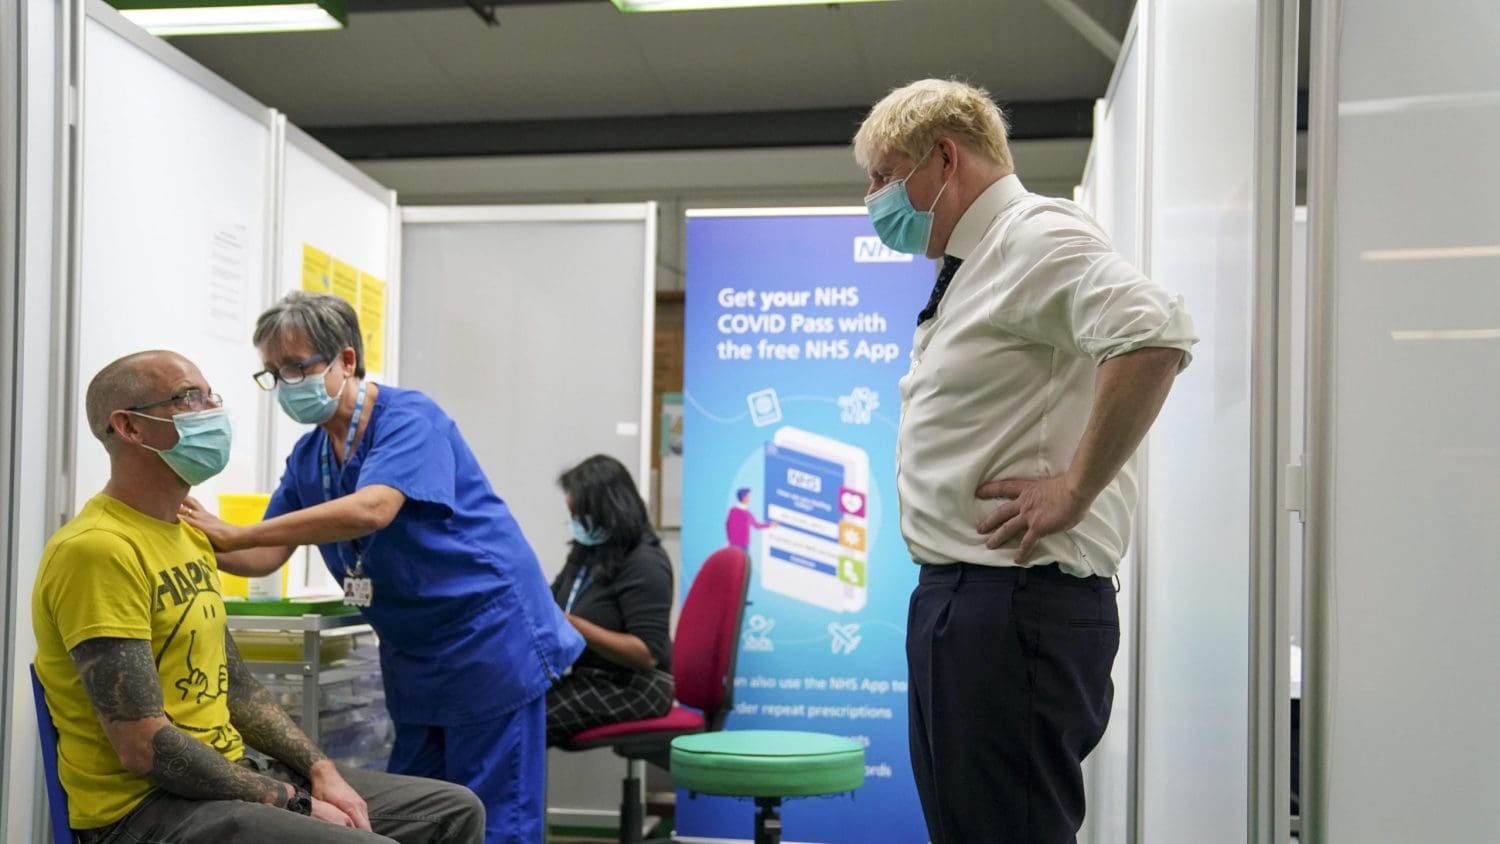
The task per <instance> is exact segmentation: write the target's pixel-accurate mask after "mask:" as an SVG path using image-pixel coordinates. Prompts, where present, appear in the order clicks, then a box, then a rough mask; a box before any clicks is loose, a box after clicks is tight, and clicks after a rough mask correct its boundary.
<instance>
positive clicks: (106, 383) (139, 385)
mask: <svg viewBox="0 0 1500 844" xmlns="http://www.w3.org/2000/svg"><path fill="white" fill-rule="evenodd" d="M178 363H180V364H186V365H187V366H192V364H191V363H190V362H189V361H188V360H187V358H184V357H183V356H182V355H179V354H177V353H176V352H169V351H164V350H162V349H154V350H151V351H147V352H136V353H135V354H131V355H126V356H125V357H122V358H120V359H119V360H117V361H115V362H113V363H111V364H109V365H107V366H105V367H104V368H103V369H101V370H99V374H98V375H95V376H94V380H92V381H90V382H89V388H88V392H87V393H86V394H85V396H84V402H83V404H84V410H85V412H86V413H87V415H88V420H89V430H90V431H91V432H93V434H94V436H95V437H97V438H98V439H99V441H100V442H103V443H105V444H106V445H108V443H109V436H108V432H109V415H110V414H111V413H114V412H115V411H116V410H124V409H125V408H127V407H132V406H134V405H138V404H143V403H145V402H148V401H153V400H155V399H160V398H164V397H163V396H161V395H158V393H160V392H161V390H162V381H163V372H162V370H163V366H162V364H178ZM169 368H170V369H172V370H174V371H175V370H177V369H178V367H175V366H172V367H169Z"/></svg>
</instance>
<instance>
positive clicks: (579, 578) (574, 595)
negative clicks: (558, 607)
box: [563, 568, 594, 612]
mask: <svg viewBox="0 0 1500 844" xmlns="http://www.w3.org/2000/svg"><path fill="white" fill-rule="evenodd" d="M593 580H594V579H593V578H592V577H590V576H589V570H588V569H586V568H581V569H579V570H578V574H577V575H576V576H575V577H574V578H573V588H572V590H571V591H569V592H568V603H567V605H566V606H564V607H563V612H572V611H573V604H575V603H577V602H578V596H579V595H581V594H582V593H583V590H585V589H587V588H589V584H590V583H592V582H593Z"/></svg>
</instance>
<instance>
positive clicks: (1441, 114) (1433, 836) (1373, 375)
mask: <svg viewBox="0 0 1500 844" xmlns="http://www.w3.org/2000/svg"><path fill="white" fill-rule="evenodd" d="M1315 5H1316V7H1317V12H1316V19H1315V21H1314V28H1313V33H1312V41H1313V60H1312V66H1313V75H1312V85H1313V88H1312V93H1313V101H1312V108H1311V120H1310V126H1309V131H1310V136H1311V143H1312V152H1311V156H1310V158H1311V160H1310V173H1309V186H1310V191H1311V192H1310V196H1309V221H1308V222H1309V225H1308V238H1309V247H1310V250H1311V253H1312V264H1311V270H1310V274H1309V285H1310V288H1311V295H1312V300H1311V301H1312V304H1311V310H1310V316H1309V319H1310V322H1311V325H1312V331H1313V342H1312V343H1311V347H1310V355H1311V367H1310V380H1309V404H1310V407H1311V410H1312V416H1311V418H1310V421H1309V427H1308V440H1309V446H1310V458H1311V462H1310V473H1311V477H1310V479H1311V481H1312V484H1313V486H1312V492H1313V495H1312V498H1311V509H1310V511H1309V514H1308V515H1309V518H1308V532H1309V545H1308V556H1307V560H1306V566H1307V571H1308V581H1307V596H1306V597H1307V602H1308V606H1307V622H1306V624H1305V627H1304V631H1303V632H1304V635H1305V638H1306V651H1305V653H1306V657H1307V659H1306V662H1305V665H1304V671H1305V685H1304V697H1303V700H1304V710H1303V711H1304V715H1305V720H1304V725H1303V726H1304V732H1305V738H1306V741H1305V744H1304V747H1305V750H1306V756H1305V761H1306V763H1307V767H1306V780H1305V792H1306V799H1305V801H1304V822H1305V833H1306V835H1305V840H1307V841H1309V842H1314V844H1355V842H1371V841H1380V842H1386V841H1390V842H1397V841H1399V842H1406V841H1445V842H1446V841H1455V842H1457V841H1463V842H1470V841H1473V842H1478V841H1494V840H1496V837H1497V835H1500V832H1497V830H1500V801H1497V800H1496V794H1497V793H1500V761H1497V759H1500V717H1497V713H1500V672H1497V671H1496V656H1495V653H1496V648H1495V641H1496V636H1495V625H1494V617H1495V608H1496V606H1497V603H1500V579H1497V577H1496V571H1497V569H1500V518H1496V513H1497V509H1500V423H1497V419H1500V389H1497V384H1500V378H1497V372H1500V285H1497V270H1500V164H1497V158H1496V146H1497V141H1500V61H1497V60H1496V57H1495V55H1496V54H1495V45H1496V43H1497V39H1500V4H1496V3H1493V2H1489V1H1488V0H1442V2H1431V3H1426V4H1422V7H1421V9H1420V11H1418V10H1416V9H1414V8H1412V7H1410V6H1408V5H1407V4H1399V3H1381V2H1368V0H1366V2H1352V0H1346V2H1333V0H1326V1H1325V2H1321V3H1317V4H1315Z"/></svg>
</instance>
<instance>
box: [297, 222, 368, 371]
mask: <svg viewBox="0 0 1500 844" xmlns="http://www.w3.org/2000/svg"><path fill="white" fill-rule="evenodd" d="M302 289H303V290H305V291H307V292H308V293H331V294H333V295H335V296H337V297H339V298H340V299H343V300H344V301H345V302H348V303H349V304H350V305H351V306H352V307H353V308H354V312H355V313H356V314H358V315H359V331H360V335H361V338H362V339H363V340H364V347H365V370H366V371H368V372H373V373H380V372H384V371H385V282H384V281H383V280H381V279H379V278H376V277H375V276H373V275H370V274H369V273H366V272H361V271H360V270H359V268H358V267H355V266H354V265H353V264H346V263H344V262H343V261H340V260H338V259H337V258H334V257H333V256H331V255H329V254H328V253H327V252H324V251H323V250H321V249H318V248H317V247H315V246H313V245H312V244H309V243H304V244H302Z"/></svg>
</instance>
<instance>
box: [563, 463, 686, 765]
mask: <svg viewBox="0 0 1500 844" xmlns="http://www.w3.org/2000/svg"><path fill="white" fill-rule="evenodd" d="M557 483H558V485H559V486H561V487H562V490H563V494H564V495H565V496H566V498H567V503H568V510H569V512H570V513H572V516H573V518H572V530H573V543H572V550H571V551H569V553H568V561H567V564H566V565H564V566H563V570H562V571H561V572H560V573H558V575H557V579H556V580H555V581H553V582H552V595H553V597H554V598H556V599H557V603H558V605H559V606H561V607H562V608H563V612H564V613H566V615H567V618H568V621H570V622H572V624H573V626H574V627H575V628H577V629H578V632H579V633H581V634H583V639H584V642H585V643H586V645H587V647H586V648H585V649H584V652H583V654H582V655H580V656H579V657H578V660H577V661H576V662H574V663H573V668H572V670H571V671H569V672H568V673H567V674H565V675H564V676H563V677H562V678H561V679H559V680H558V681H557V683H556V684H554V685H553V686H552V689H551V690H550V691H548V692H547V744H548V745H549V746H551V745H557V744H563V743H565V742H566V741H567V740H568V739H569V738H570V737H572V736H573V735H574V734H576V733H579V732H581V731H583V730H586V729H589V728H590V727H598V726H602V725H604V724H614V723H617V722H619V721H634V720H638V719H641V718H655V717H658V716H661V715H665V714H667V712H668V711H670V710H671V708H672V697H673V686H672V674H671V670H672V665H671V660H672V642H671V638H670V635H669V633H668V624H669V618H670V615H671V610H672V562H671V560H670V559H668V558H667V553H666V552H665V551H663V550H662V547H661V540H660V539H659V538H658V537H657V535H656V531H654V530H652V529H651V519H650V517H649V516H648V515H647V513H646V503H645V502H644V501H642V500H641V496H640V493H639V492H637V491H636V487H635V482H634V481H633V480H631V477H630V472H629V470H627V469H626V468H625V467H624V466H623V465H621V464H620V461H618V460H615V459H614V458H612V457H606V456H605V455H602V454H599V455H595V456H593V457H590V458H589V459H587V460H585V461H583V462H582V463H580V464H578V465H577V466H575V467H573V468H572V469H569V470H568V471H566V472H564V473H563V474H562V476H561V477H559V478H558V479H557Z"/></svg>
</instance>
